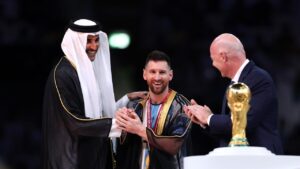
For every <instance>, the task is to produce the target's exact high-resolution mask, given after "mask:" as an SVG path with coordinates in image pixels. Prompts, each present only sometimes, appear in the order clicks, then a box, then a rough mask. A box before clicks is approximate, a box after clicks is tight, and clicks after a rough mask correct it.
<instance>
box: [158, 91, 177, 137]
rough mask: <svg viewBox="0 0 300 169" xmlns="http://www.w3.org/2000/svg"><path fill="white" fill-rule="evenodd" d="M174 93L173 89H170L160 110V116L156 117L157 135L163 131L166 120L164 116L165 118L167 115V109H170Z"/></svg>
mask: <svg viewBox="0 0 300 169" xmlns="http://www.w3.org/2000/svg"><path fill="white" fill-rule="evenodd" d="M176 93H177V92H175V91H174V90H171V93H170V95H169V97H168V99H167V102H166V103H165V104H164V106H163V109H162V111H161V114H160V118H159V119H158V120H159V121H158V125H157V134H158V135H161V133H162V132H163V129H164V125H165V122H166V118H167V115H168V112H169V109H170V106H171V104H172V102H173V100H174V98H175V96H176Z"/></svg>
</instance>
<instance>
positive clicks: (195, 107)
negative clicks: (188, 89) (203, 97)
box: [183, 99, 212, 128]
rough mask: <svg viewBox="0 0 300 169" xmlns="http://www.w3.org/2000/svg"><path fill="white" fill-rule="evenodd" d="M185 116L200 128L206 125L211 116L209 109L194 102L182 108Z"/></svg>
mask: <svg viewBox="0 0 300 169" xmlns="http://www.w3.org/2000/svg"><path fill="white" fill-rule="evenodd" d="M183 110H184V112H185V114H186V115H187V116H188V117H189V118H190V119H191V120H192V121H193V122H194V123H196V124H199V125H200V126H201V127H202V128H205V125H207V119H208V117H209V116H210V115H211V114H212V112H211V110H210V108H209V107H207V106H206V105H205V106H201V105H199V104H198V103H197V102H196V101H195V100H193V99H192V100H191V105H188V106H184V108H183Z"/></svg>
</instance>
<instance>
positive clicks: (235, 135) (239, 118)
mask: <svg viewBox="0 0 300 169" xmlns="http://www.w3.org/2000/svg"><path fill="white" fill-rule="evenodd" d="M226 98H227V103H228V107H229V109H230V112H231V121H232V138H231V140H230V143H229V145H228V146H230V147H237V146H248V145H249V143H248V141H247V138H246V131H245V130H246V125H247V112H248V110H249V108H250V104H249V102H250V99H251V92H250V89H249V87H248V86H247V85H246V84H244V83H240V82H238V83H234V84H231V85H230V86H229V87H228V89H227V91H226Z"/></svg>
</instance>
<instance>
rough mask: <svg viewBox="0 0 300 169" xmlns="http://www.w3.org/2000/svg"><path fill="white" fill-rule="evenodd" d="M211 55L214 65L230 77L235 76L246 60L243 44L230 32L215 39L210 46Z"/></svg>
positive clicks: (223, 74)
mask: <svg viewBox="0 0 300 169" xmlns="http://www.w3.org/2000/svg"><path fill="white" fill-rule="evenodd" d="M210 56H211V59H212V61H213V66H214V67H216V68H217V69H218V70H219V71H220V72H221V74H222V76H223V77H228V78H233V76H234V75H235V73H236V71H237V70H238V69H239V67H240V66H241V65H242V64H243V62H244V61H245V60H246V54H245V50H244V46H243V44H242V43H241V41H240V40H239V39H238V38H237V37H236V36H234V35H233V34H230V33H223V34H221V35H219V36H218V37H216V38H215V39H214V40H213V42H212V43H211V46H210Z"/></svg>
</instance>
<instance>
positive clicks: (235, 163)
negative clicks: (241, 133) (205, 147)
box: [184, 146, 300, 169]
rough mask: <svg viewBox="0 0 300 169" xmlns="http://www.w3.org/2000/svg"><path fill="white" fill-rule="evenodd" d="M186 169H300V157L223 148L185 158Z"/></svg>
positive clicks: (254, 149) (256, 148)
mask: <svg viewBox="0 0 300 169" xmlns="http://www.w3.org/2000/svg"><path fill="white" fill-rule="evenodd" d="M184 169H300V156H287V155H275V154H273V153H271V152H270V151H269V150H267V149H266V148H264V147H251V146H248V147H222V148H216V149H214V150H213V151H211V152H210V153H209V154H208V155H203V156H189V157H185V158H184Z"/></svg>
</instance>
